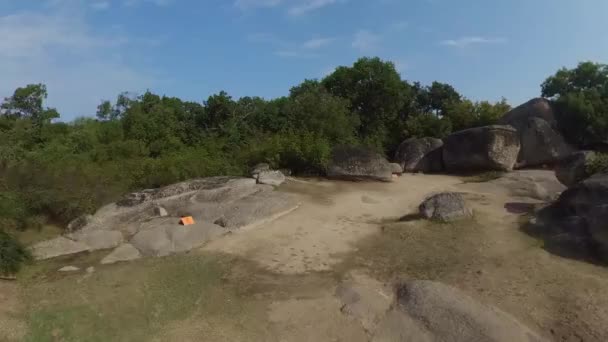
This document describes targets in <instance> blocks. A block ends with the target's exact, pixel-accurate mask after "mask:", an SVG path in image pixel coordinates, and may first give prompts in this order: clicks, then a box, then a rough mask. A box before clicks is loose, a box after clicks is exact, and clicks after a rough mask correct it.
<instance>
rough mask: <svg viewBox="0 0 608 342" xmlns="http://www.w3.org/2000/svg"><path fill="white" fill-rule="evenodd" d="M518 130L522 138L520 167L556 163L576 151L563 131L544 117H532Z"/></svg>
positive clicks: (519, 158)
mask: <svg viewBox="0 0 608 342" xmlns="http://www.w3.org/2000/svg"><path fill="white" fill-rule="evenodd" d="M517 130H518V132H519V136H520V139H521V151H520V153H519V157H518V166H520V167H523V166H539V165H543V164H555V163H557V162H559V161H560V160H562V159H564V158H565V157H567V156H568V155H570V154H571V153H572V152H573V151H574V148H572V146H570V145H569V144H568V143H566V140H565V139H564V137H563V136H562V135H561V133H559V132H558V131H557V129H554V128H553V127H551V125H550V124H549V123H548V122H547V121H545V120H543V119H540V118H537V117H531V118H529V119H528V121H527V122H526V125H524V126H522V127H521V128H517Z"/></svg>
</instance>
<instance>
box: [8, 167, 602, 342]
mask: <svg viewBox="0 0 608 342" xmlns="http://www.w3.org/2000/svg"><path fill="white" fill-rule="evenodd" d="M561 190H562V188H561V187H560V186H559V184H558V183H557V181H556V180H555V178H554V176H553V174H552V172H550V171H518V172H516V173H511V174H510V175H509V176H508V177H504V178H501V179H499V180H493V181H489V182H483V183H464V182H463V179H462V178H461V177H456V176H442V175H437V176H430V175H404V176H402V177H401V178H399V179H397V180H395V182H393V183H386V184H385V183H347V182H333V181H327V180H314V179H307V180H303V179H292V180H290V181H289V182H288V183H286V184H284V185H283V186H281V188H280V189H279V191H286V192H291V193H295V194H298V195H299V197H300V199H301V202H302V204H301V206H300V207H299V208H298V209H297V210H294V211H293V212H290V213H289V214H286V215H284V216H281V217H279V218H277V219H276V220H274V221H272V222H269V223H266V224H264V225H260V226H258V227H256V228H252V229H245V230H242V231H239V232H236V233H233V234H231V235H227V236H225V237H222V238H220V239H218V240H215V241H213V242H211V243H210V244H208V245H207V246H205V247H203V248H202V249H201V251H197V252H193V253H191V254H190V255H189V256H187V258H190V259H188V260H190V261H188V263H186V264H185V265H184V264H183V262H180V261H179V260H181V259H175V260H174V261H172V260H166V261H163V262H162V264H163V265H164V266H163V268H161V269H159V266H158V264H157V263H156V262H154V261H153V260H148V261H146V260H143V261H141V262H139V263H137V262H136V263H130V264H122V265H118V266H112V267H105V268H102V269H101V270H100V271H99V273H96V275H95V276H94V277H93V278H90V279H88V280H84V281H83V283H82V284H84V285H81V286H77V287H69V286H71V285H70V284H72V285H73V284H74V282H73V281H70V278H65V279H60V280H58V281H57V282H55V283H53V282H52V281H53V280H48V281H49V283H48V284H46V285H45V287H44V288H46V289H52V290H53V291H56V293H63V292H65V293H64V294H63V295H65V296H67V297H69V298H73V297H74V298H75V297H76V295H75V294H74V295H72V293H77V292H79V291H85V290H86V289H87V287H88V288H94V289H95V290H90V291H94V293H98V292H99V291H102V290H103V288H105V287H106V286H105V285H104V284H105V283H104V282H107V284H115V285H113V286H115V287H116V288H117V289H120V288H121V287H124V288H130V289H131V290H132V291H135V290H137V291H139V288H137V287H136V286H135V285H133V282H134V281H135V280H137V279H139V278H138V277H144V276H146V275H149V274H151V273H150V272H152V271H154V270H156V269H158V270H160V271H157V274H160V275H162V274H167V272H168V271H170V272H173V273H172V274H174V275H172V276H171V275H168V276H167V277H161V278H159V279H161V280H162V281H163V282H166V281H167V279H174V278H176V277H177V276H181V275H182V273H181V272H182V269H191V268H192V265H198V261H197V260H198V259H196V258H198V256H197V255H196V253H201V256H200V257H201V258H202V257H206V256H208V255H218V256H221V258H224V256H225V255H228V256H230V258H234V260H236V261H234V262H233V261H230V264H229V266H228V270H229V272H228V273H227V274H225V275H223V276H222V280H221V283H219V284H216V285H213V286H211V287H207V288H206V289H205V290H201V291H202V293H200V295H199V294H198V293H196V288H188V289H189V290H190V291H193V292H192V293H191V295H192V296H193V297H194V298H199V300H200V299H201V298H204V299H205V300H211V301H212V302H211V304H213V305H211V304H209V303H208V304H207V306H202V305H198V304H196V303H198V300H197V302H196V303H194V304H192V305H190V304H191V303H190V301H188V300H185V301H184V305H186V306H187V307H189V308H190V310H191V311H192V313H190V314H188V317H187V318H185V319H184V318H179V319H177V320H173V321H171V322H169V323H163V325H162V326H161V327H160V333H159V334H158V335H156V336H157V337H156V339H154V340H155V341H180V342H181V341H202V340H204V341H281V342H286V341H294V342H307V341H311V342H312V341H315V342H316V341H370V340H372V334H371V331H372V330H373V328H374V325H375V324H376V323H377V322H375V320H374V317H376V316H375V315H376V314H380V313H382V312H381V311H382V310H385V306H382V305H379V306H377V307H375V306H373V305H372V306H370V307H364V308H354V310H355V311H356V312H355V313H354V314H353V313H350V314H347V313H345V312H344V303H343V302H342V301H341V300H340V298H339V296H337V295H336V293H337V289H339V288H340V287H341V286H342V284H344V282H351V283H353V284H354V286H359V287H360V288H363V289H364V291H363V292H362V293H363V294H364V295H365V296H369V297H370V298H371V300H370V301H369V302H371V303H380V302H382V303H385V304H386V305H388V304H387V303H390V300H391V299H390V298H389V297H390V296H391V289H392V287H393V285H394V284H396V283H397V282H398V281H401V280H408V279H428V280H434V281H440V282H443V283H445V284H448V285H451V286H455V287H457V288H459V289H461V290H463V291H465V292H466V293H468V294H469V295H471V296H473V297H474V298H477V299H478V300H480V301H482V302H484V303H488V304H491V305H495V306H497V307H499V308H501V309H502V310H504V311H506V312H508V313H510V314H511V315H513V316H515V317H516V318H517V319H518V320H519V321H520V322H522V323H523V324H525V325H527V326H529V327H530V328H531V329H533V330H535V331H537V332H538V333H539V334H541V335H542V336H544V337H546V338H548V339H549V340H555V341H608V324H607V323H608V294H606V291H605V289H606V288H608V269H607V268H606V267H602V266H597V265H593V264H590V263H587V262H584V261H577V260H572V259H566V258H563V257H560V256H557V255H554V254H551V253H550V252H548V251H547V250H545V249H544V248H543V243H542V241H540V240H538V239H536V238H533V237H531V236H528V235H527V234H525V233H524V232H523V231H522V230H521V229H520V228H521V226H522V223H523V222H525V221H526V220H527V216H526V213H525V212H523V211H522V212H519V211H517V210H513V208H522V207H523V208H525V207H526V206H527V205H529V204H537V203H542V202H543V201H546V200H548V199H549V198H551V197H554V196H555V195H556V194H557V193H559V191H561ZM438 191H459V192H463V193H464V194H465V198H466V199H467V201H468V202H469V203H470V204H471V205H472V206H473V209H474V211H475V219H474V220H472V221H463V222H459V223H456V224H448V225H440V224H432V223H429V222H426V221H421V220H400V218H402V217H404V216H406V215H408V214H412V213H415V212H416V211H417V207H418V205H419V204H420V202H421V201H422V200H423V199H424V198H425V197H426V196H428V195H429V194H431V193H433V192H438ZM192 258H194V259H192ZM201 260H203V259H201ZM222 260H223V259H222ZM173 262H176V263H178V264H179V263H181V264H182V266H180V267H181V268H176V266H171V265H172V263H173ZM174 268H176V269H175V270H174ZM199 272H201V273H200V277H202V278H204V279H211V278H212V277H213V275H208V274H206V273H205V268H204V267H203V268H201V269H200V270H199ZM127 274H132V275H133V277H132V279H130V278H129V277H126V278H127V279H123V278H125V275H127ZM137 274H140V275H139V276H138V275H137ZM74 277H76V276H74ZM95 277H97V278H95ZM51 278H53V277H51ZM45 279H46V278H45ZM93 279H97V280H95V282H92V281H93ZM155 279H156V278H155ZM187 279H188V282H189V283H190V284H191V285H192V286H196V284H197V281H199V278H187ZM102 280H103V281H102ZM150 281H151V280H150ZM157 281H158V280H154V282H157ZM206 281H207V280H206ZM87 282H90V283H87ZM151 284H153V283H151ZM171 284H173V283H171ZM181 284H182V282H181V281H176V282H175V288H176V289H179V291H181V292H184V291H183V290H182V289H181ZM62 286H63V287H65V289H64V290H61V289H60V288H61V287H62ZM134 286H135V287H134ZM34 287H35V286H34ZM16 291H17V288H16V285H15V284H11V283H0V332H4V331H6V330H5V329H4V327H6V326H10V327H11V328H14V329H12V330H10V331H14V332H13V333H12V334H13V335H9V336H3V335H2V333H0V341H2V340H4V339H9V338H12V339H13V340H19V336H23V334H24V329H25V328H26V326H25V325H24V323H23V322H21V321H18V320H16V319H15V318H14V317H18V316H15V315H14V312H16V311H18V310H17V308H18V307H19V305H18V302H17V300H16V299H15V298H16V297H17V296H13V294H15V292H16ZM28 291H34V290H33V289H29V290H28ZM109 291H113V290H112V289H109V290H108V292H109ZM38 292H40V291H38ZM163 293H166V296H167V298H172V296H179V295H180V293H175V290H173V287H171V288H170V289H169V290H167V292H163ZM43 294H44V293H42V295H43ZM29 295H30V294H28V293H27V292H24V293H23V294H22V298H25V297H24V296H29ZM107 295H108V297H112V296H113V294H111V293H108V294H107ZM130 297H133V296H130V295H128V293H127V294H125V295H124V296H123V297H121V298H124V300H125V301H128V300H129V298H130ZM155 298H156V296H155ZM76 303H77V301H76ZM107 303H109V302H102V303H101V304H104V305H108V304H107ZM133 305H135V304H133ZM197 305H198V306H199V309H195V308H193V306H197ZM210 305H211V306H210ZM110 308H112V309H111V310H114V311H113V313H114V314H116V315H117V316H119V315H121V314H125V315H126V314H128V312H125V313H119V312H117V311H115V310H118V309H114V307H113V306H112V307H110ZM210 308H213V309H210ZM100 310H101V309H100ZM138 314H139V311H138ZM131 316H133V314H131ZM21 317H22V316H21ZM119 317H120V316H119ZM125 317H129V316H125ZM7 324H8V325H7ZM48 324H57V321H52V322H50V323H48ZM117 324H118V323H117ZM5 335H6V334H5Z"/></svg>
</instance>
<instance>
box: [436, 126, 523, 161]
mask: <svg viewBox="0 0 608 342" xmlns="http://www.w3.org/2000/svg"><path fill="white" fill-rule="evenodd" d="M519 150H520V142H519V135H518V133H517V131H516V130H515V129H514V128H513V127H511V126H498V125H494V126H485V127H477V128H470V129H467V130H464V131H459V132H456V133H452V134H451V135H449V136H448V137H446V138H445V139H444V145H443V162H444V165H445V169H446V170H447V171H448V172H472V171H489V170H497V171H511V170H512V169H513V167H514V165H515V163H516V161H517V156H518V154H519Z"/></svg>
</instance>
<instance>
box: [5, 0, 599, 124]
mask: <svg viewBox="0 0 608 342" xmlns="http://www.w3.org/2000/svg"><path fill="white" fill-rule="evenodd" d="M606 14H608V1H606V0H494V1H490V0H200V1H194V0H0V75H1V77H2V79H1V81H0V96H7V95H10V94H11V93H12V91H13V90H14V88H16V87H17V86H21V85H25V84H27V83H33V82H36V83H38V82H43V83H46V84H47V86H48V90H49V100H48V104H49V105H50V106H54V107H57V108H58V109H59V110H60V112H61V113H62V118H63V119H64V120H70V119H72V118H74V117H76V116H82V115H93V114H94V112H95V107H96V105H97V104H98V103H99V102H100V101H101V100H102V99H114V98H115V97H116V95H117V94H118V93H119V92H122V91H131V92H135V93H141V92H143V91H145V90H146V89H150V90H152V91H154V92H157V93H161V94H166V95H170V96H178V97H181V98H185V99H189V100H195V101H203V100H204V99H206V98H207V97H208V96H209V95H210V94H212V93H216V92H218V91H220V90H226V91H227V92H228V93H230V94H231V95H233V96H234V97H240V96H247V95H258V96H263V97H265V98H272V97H277V96H282V95H286V94H287V93H288V90H289V88H290V87H292V86H294V85H296V84H298V83H299V82H301V81H302V80H304V79H305V78H321V77H323V76H324V75H326V74H328V73H329V72H331V71H332V70H333V69H334V68H335V67H336V66H339V65H350V64H352V63H353V62H354V61H355V60H356V59H357V58H358V57H361V56H379V57H381V58H383V59H387V60H391V61H393V62H395V64H396V66H397V68H398V70H399V72H400V73H401V74H402V77H403V78H404V79H407V80H411V81H415V80H417V81H421V82H422V83H425V84H427V83H430V82H432V81H434V80H438V81H442V82H448V83H450V84H452V85H454V86H455V87H456V88H457V89H458V90H459V91H460V92H461V93H462V94H463V95H465V96H466V97H468V98H471V99H473V100H482V99H488V100H498V99H500V97H502V96H504V97H506V98H507V99H508V101H509V102H510V103H512V104H514V105H515V104H519V103H521V102H523V101H525V100H527V99H529V98H531V97H534V96H538V95H539V93H540V83H541V82H542V81H543V80H544V79H545V78H546V77H547V76H549V75H550V74H552V73H554V72H555V71H556V70H557V69H558V68H559V67H562V66H567V67H573V66H575V65H576V64H577V63H578V62H579V61H583V60H593V61H597V62H603V63H606V62H608V20H605V18H606Z"/></svg>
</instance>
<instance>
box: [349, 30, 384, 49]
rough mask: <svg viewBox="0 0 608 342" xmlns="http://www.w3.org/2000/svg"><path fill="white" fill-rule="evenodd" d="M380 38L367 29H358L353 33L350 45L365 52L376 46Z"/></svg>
mask: <svg viewBox="0 0 608 342" xmlns="http://www.w3.org/2000/svg"><path fill="white" fill-rule="evenodd" d="M380 40H381V37H380V35H378V34H375V33H373V32H371V31H368V30H359V31H357V33H355V37H354V39H353V42H352V47H353V48H355V49H357V50H359V51H362V52H366V51H370V50H373V49H374V48H376V46H377V45H378V43H379V42H380Z"/></svg>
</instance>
